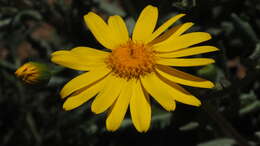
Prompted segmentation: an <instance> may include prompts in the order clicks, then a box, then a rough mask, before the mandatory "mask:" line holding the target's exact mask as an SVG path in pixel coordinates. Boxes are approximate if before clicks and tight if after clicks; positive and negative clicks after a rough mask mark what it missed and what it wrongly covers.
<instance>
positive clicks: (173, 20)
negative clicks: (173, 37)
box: [146, 14, 185, 43]
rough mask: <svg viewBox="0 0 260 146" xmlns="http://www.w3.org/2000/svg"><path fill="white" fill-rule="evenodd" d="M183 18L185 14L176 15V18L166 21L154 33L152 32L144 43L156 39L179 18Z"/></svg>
mask: <svg viewBox="0 0 260 146" xmlns="http://www.w3.org/2000/svg"><path fill="white" fill-rule="evenodd" d="M183 16H185V14H178V15H176V16H173V17H172V18H170V19H169V20H167V21H166V22H165V23H163V24H162V25H161V26H160V27H159V28H158V29H156V31H154V32H153V34H152V35H151V36H150V37H149V38H148V39H147V40H146V43H148V42H150V41H152V40H154V39H155V38H156V37H158V36H159V35H161V34H162V33H163V32H164V31H165V30H167V29H168V28H169V27H170V26H171V25H172V24H173V23H175V22H176V21H177V20H179V19H180V18H181V17H183Z"/></svg>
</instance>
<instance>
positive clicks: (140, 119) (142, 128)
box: [130, 80, 151, 132]
mask: <svg viewBox="0 0 260 146" xmlns="http://www.w3.org/2000/svg"><path fill="white" fill-rule="evenodd" d="M130 113H131V117H132V122H133V124H134V126H135V128H136V129H137V130H138V131H139V132H146V131H147V130H148V129H149V127H150V123H151V105H150V102H149V99H148V97H147V96H145V94H144V91H143V89H142V86H141V84H140V81H139V80H138V81H137V82H136V83H135V84H134V85H133V95H132V97H131V100H130Z"/></svg>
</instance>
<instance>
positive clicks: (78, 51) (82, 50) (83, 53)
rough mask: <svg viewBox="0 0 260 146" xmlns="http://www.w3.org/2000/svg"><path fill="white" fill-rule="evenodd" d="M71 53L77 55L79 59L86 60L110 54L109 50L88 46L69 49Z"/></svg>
mask: <svg viewBox="0 0 260 146" xmlns="http://www.w3.org/2000/svg"><path fill="white" fill-rule="evenodd" d="M71 53H73V54H75V55H77V56H78V57H80V58H81V59H86V60H88V59H92V58H105V57H107V56H108V55H109V54H110V53H109V52H105V51H101V50H97V49H94V48H90V47H76V48H73V49H72V50H71Z"/></svg>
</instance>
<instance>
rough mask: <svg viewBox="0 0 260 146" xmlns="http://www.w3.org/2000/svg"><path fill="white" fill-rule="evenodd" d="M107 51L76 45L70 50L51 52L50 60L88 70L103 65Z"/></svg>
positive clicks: (73, 67) (76, 68)
mask: <svg viewBox="0 0 260 146" xmlns="http://www.w3.org/2000/svg"><path fill="white" fill-rule="evenodd" d="M108 55H109V53H108V52H104V51H99V50H96V49H92V48H88V47H76V48H74V49H72V50H71V51H67V50H62V51H56V52H54V53H52V54H51V56H52V57H51V61H52V62H54V63H56V64H59V65H61V66H65V67H68V68H71V69H75V70H82V71H88V70H91V69H93V68H96V67H100V66H105V59H106V58H107V56H108Z"/></svg>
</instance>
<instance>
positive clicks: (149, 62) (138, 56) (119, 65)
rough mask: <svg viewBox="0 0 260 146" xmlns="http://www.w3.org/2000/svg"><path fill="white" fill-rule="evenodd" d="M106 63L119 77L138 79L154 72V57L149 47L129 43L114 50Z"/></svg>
mask: <svg viewBox="0 0 260 146" xmlns="http://www.w3.org/2000/svg"><path fill="white" fill-rule="evenodd" d="M106 63H107V65H108V67H109V68H111V69H112V71H113V72H114V73H115V74H116V75H117V76H119V77H122V78H127V79H131V78H139V77H140V76H143V75H145V74H147V73H151V72H153V71H154V65H155V55H154V52H153V50H152V48H151V47H150V46H148V45H144V44H140V43H135V42H133V41H129V42H128V43H126V44H125V45H121V46H120V47H118V48H116V49H114V50H113V51H112V53H111V54H110V56H109V57H108V58H107V60H106Z"/></svg>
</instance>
